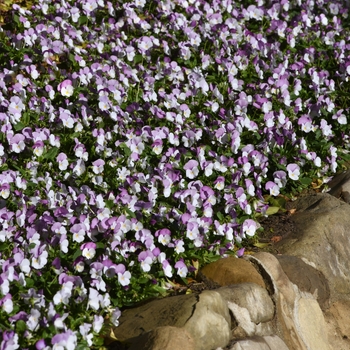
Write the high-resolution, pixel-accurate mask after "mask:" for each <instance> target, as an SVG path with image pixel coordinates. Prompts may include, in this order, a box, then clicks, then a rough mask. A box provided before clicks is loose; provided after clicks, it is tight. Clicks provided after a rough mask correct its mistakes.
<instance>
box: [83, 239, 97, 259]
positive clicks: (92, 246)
mask: <svg viewBox="0 0 350 350" xmlns="http://www.w3.org/2000/svg"><path fill="white" fill-rule="evenodd" d="M80 250H82V253H81V254H82V256H83V257H85V258H86V259H89V260H90V259H92V258H93V257H94V256H95V254H96V243H94V242H88V243H84V244H82V245H81V246H80Z"/></svg>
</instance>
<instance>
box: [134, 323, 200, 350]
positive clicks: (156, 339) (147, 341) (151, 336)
mask: <svg viewBox="0 0 350 350" xmlns="http://www.w3.org/2000/svg"><path fill="white" fill-rule="evenodd" d="M141 349H142V350H184V349H186V350H195V343H194V340H193V338H192V337H191V335H190V334H189V333H188V332H187V331H186V330H185V329H183V328H177V327H170V326H166V327H157V328H155V329H153V330H151V331H149V332H147V333H145V334H143V335H142V336H140V337H138V338H137V339H136V341H135V342H134V343H133V345H132V346H131V347H130V348H129V349H128V350H141Z"/></svg>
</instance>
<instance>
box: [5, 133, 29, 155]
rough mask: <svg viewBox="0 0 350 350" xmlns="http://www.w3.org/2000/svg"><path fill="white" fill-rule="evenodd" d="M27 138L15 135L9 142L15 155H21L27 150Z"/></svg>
mask: <svg viewBox="0 0 350 350" xmlns="http://www.w3.org/2000/svg"><path fill="white" fill-rule="evenodd" d="M24 140H25V137H24V136H23V135H22V134H15V135H14V136H12V137H11V139H10V140H9V143H10V146H11V150H12V152H15V153H21V152H22V151H23V150H24V149H25V143H24Z"/></svg>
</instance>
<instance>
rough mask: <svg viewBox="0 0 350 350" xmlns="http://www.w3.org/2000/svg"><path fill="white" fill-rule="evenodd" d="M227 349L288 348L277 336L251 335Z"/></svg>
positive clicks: (281, 349) (263, 349)
mask: <svg viewBox="0 0 350 350" xmlns="http://www.w3.org/2000/svg"><path fill="white" fill-rule="evenodd" d="M229 350H290V349H288V347H287V345H286V344H285V343H284V341H283V340H282V339H281V338H279V337H278V336H276V335H274V336H265V337H259V336H255V337H251V338H248V339H244V340H240V341H238V342H236V343H235V344H234V345H233V346H232V347H230V348H229Z"/></svg>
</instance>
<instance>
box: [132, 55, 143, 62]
mask: <svg viewBox="0 0 350 350" xmlns="http://www.w3.org/2000/svg"><path fill="white" fill-rule="evenodd" d="M142 60H143V57H142V55H135V57H134V59H133V63H135V64H137V63H140V62H141V61H142Z"/></svg>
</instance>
